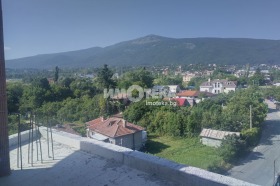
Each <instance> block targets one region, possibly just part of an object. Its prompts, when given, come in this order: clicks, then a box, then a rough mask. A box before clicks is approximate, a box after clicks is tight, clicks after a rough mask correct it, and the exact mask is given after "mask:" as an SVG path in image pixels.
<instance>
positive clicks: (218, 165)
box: [207, 161, 231, 174]
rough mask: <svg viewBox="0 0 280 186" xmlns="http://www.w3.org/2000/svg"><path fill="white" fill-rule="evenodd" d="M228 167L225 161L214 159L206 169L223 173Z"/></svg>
mask: <svg viewBox="0 0 280 186" xmlns="http://www.w3.org/2000/svg"><path fill="white" fill-rule="evenodd" d="M230 167H231V166H230V164H228V163H226V162H225V161H214V162H213V163H212V164H210V165H209V166H208V167H207V170H208V171H210V172H215V173H218V174H224V173H226V172H227V170H228V169H230Z"/></svg>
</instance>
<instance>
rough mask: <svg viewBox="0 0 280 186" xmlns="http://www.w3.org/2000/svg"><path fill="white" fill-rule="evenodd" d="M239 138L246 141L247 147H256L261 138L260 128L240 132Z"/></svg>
mask: <svg viewBox="0 0 280 186" xmlns="http://www.w3.org/2000/svg"><path fill="white" fill-rule="evenodd" d="M241 137H242V139H243V140H245V141H246V143H247V145H248V146H256V145H257V144H258V142H259V140H260V137H261V130H260V128H256V127H254V128H252V129H246V130H242V131H241Z"/></svg>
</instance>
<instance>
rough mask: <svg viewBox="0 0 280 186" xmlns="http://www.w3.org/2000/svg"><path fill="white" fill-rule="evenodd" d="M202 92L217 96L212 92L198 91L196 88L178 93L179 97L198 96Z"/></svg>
mask: <svg viewBox="0 0 280 186" xmlns="http://www.w3.org/2000/svg"><path fill="white" fill-rule="evenodd" d="M200 94H204V95H205V96H206V97H213V96H216V95H215V94H212V93H211V92H201V91H196V90H186V91H183V92H180V93H178V94H176V95H177V96H178V97H198V96H199V95H200Z"/></svg>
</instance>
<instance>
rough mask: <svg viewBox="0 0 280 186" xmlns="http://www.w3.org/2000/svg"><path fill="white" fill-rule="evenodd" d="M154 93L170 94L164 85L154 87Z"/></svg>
mask: <svg viewBox="0 0 280 186" xmlns="http://www.w3.org/2000/svg"><path fill="white" fill-rule="evenodd" d="M152 91H154V92H168V91H169V87H168V86H164V85H155V86H153V88H152Z"/></svg>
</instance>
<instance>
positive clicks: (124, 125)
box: [122, 119, 126, 128]
mask: <svg viewBox="0 0 280 186" xmlns="http://www.w3.org/2000/svg"><path fill="white" fill-rule="evenodd" d="M122 122H123V127H124V128H126V120H125V119H122Z"/></svg>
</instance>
